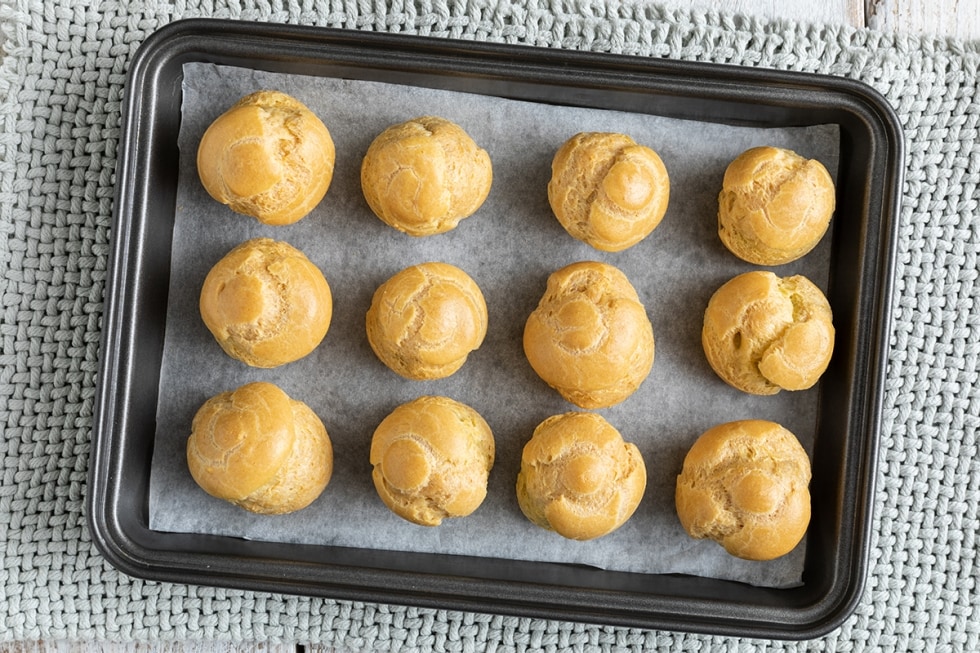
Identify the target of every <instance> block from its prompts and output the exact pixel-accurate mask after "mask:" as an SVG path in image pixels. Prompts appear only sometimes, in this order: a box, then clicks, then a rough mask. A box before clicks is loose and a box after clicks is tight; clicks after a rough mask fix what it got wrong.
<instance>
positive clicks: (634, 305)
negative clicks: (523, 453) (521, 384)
mask: <svg viewBox="0 0 980 653" xmlns="http://www.w3.org/2000/svg"><path fill="white" fill-rule="evenodd" d="M523 345H524V353H525V355H526V356H527V359H528V362H529V363H530V364H531V367H532V368H533V369H534V371H535V372H537V374H538V376H540V377H541V379H542V380H544V381H545V382H546V383H547V384H548V385H550V386H551V387H553V388H554V389H555V390H557V391H558V392H559V394H561V396H562V397H564V398H565V399H566V400H568V401H570V402H571V403H573V404H575V405H576V406H578V407H580V408H588V409H594V408H604V407H608V406H612V405H614V404H617V403H619V402H621V401H623V400H624V399H626V398H627V397H629V396H630V395H631V394H633V393H634V392H635V391H636V389H637V388H638V387H639V386H640V384H641V383H642V382H643V380H644V379H646V377H647V375H649V373H650V370H651V368H652V367H653V359H654V337H653V325H651V324H650V319H649V318H648V317H647V314H646V309H645V308H644V307H643V304H642V303H641V302H640V298H639V296H638V295H637V293H636V289H635V288H633V285H632V284H631V283H630V282H629V279H627V277H626V275H625V274H623V272H622V271H620V270H619V269H618V268H616V267H614V266H612V265H609V264H607V263H600V262H595V261H582V262H579V263H573V264H571V265H568V266H565V267H563V268H561V269H559V270H556V271H555V272H553V273H552V274H551V276H549V277H548V283H547V287H546V288H545V292H544V295H543V296H542V297H541V300H540V302H539V303H538V306H537V308H535V309H534V311H533V312H532V313H531V315H530V316H529V317H528V319H527V322H526V324H525V326H524V337H523Z"/></svg>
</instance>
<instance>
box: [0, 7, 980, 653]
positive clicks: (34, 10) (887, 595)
mask: <svg viewBox="0 0 980 653" xmlns="http://www.w3.org/2000/svg"><path fill="white" fill-rule="evenodd" d="M192 16H217V17H226V18H240V19H248V20H262V21H275V22H290V23H304V24H321V25H328V26H333V27H344V28H349V29H360V30H383V31H397V32H407V33H418V34H425V35H431V36H444V37H452V38H464V39H477V40H494V41H507V42H515V43H524V44H530V45H539V46H548V47H561V48H572V49H584V50H594V51H603V52H617V53H626V54H632V55H636V56H641V57H649V56H654V57H672V58H679V59H696V60H702V61H714V62H723V63H735V64H745V65H751V66H760V67H768V68H782V69H791V70H802V71H813V72H822V73H830V74H834V75H840V76H847V77H852V78H856V79H859V80H862V81H865V82H867V83H869V84H871V85H872V86H874V87H875V88H877V89H878V90H879V91H881V92H882V93H883V94H884V95H885V96H886V97H887V98H888V100H889V101H890V102H891V104H892V105H893V106H894V107H895V109H896V110H897V111H898V113H899V115H900V117H901V120H902V123H903V125H904V128H905V132H906V136H907V139H908V140H907V150H908V154H907V171H906V182H905V188H904V206H903V209H902V213H901V216H900V238H899V244H898V256H897V279H896V296H895V300H894V309H893V310H894V312H893V315H894V325H893V331H892V333H891V334H890V343H891V350H890V352H891V353H890V356H889V369H888V375H887V387H886V396H885V413H884V425H883V426H884V428H883V434H882V440H881V457H880V461H881V464H880V469H879V478H878V484H877V495H876V504H877V512H876V515H875V522H874V523H875V528H874V536H873V539H872V555H871V565H872V567H871V570H870V573H869V578H868V582H867V587H866V591H865V593H864V596H863V600H862V601H861V603H860V605H859V606H858V608H857V610H856V612H855V614H854V615H853V616H852V617H851V618H850V619H848V620H847V621H846V623H845V624H844V625H843V627H842V628H840V629H839V630H838V631H836V632H834V633H832V634H830V635H828V636H826V637H824V638H823V639H820V640H816V641H815V642H806V643H782V642H776V643H770V642H753V641H739V640H734V639H726V638H708V637H700V636H694V635H684V634H676V633H663V632H649V631H642V630H632V629H625V628H612V627H600V626H588V625H582V624H571V623H563V622H555V621H543V620H535V619H526V618H514V617H501V616H493V615H483V614H471V613H458V612H450V611H439V610H427V609H416V608H407V607H400V606H387V605H375V604H365V603H358V602H339V601H330V600H321V599H311V598H303V597H293V596H277V595H268V594H263V593H253V592H241V591H231V590H223V589H214V588H207V587H192V586H185V585H172V584H166V583H156V582H144V581H140V580H135V579H132V578H129V577H126V576H123V575H121V574H119V573H118V572H116V571H115V570H114V569H113V568H111V567H110V566H109V565H107V564H106V562H105V561H104V560H103V559H102V558H101V557H100V556H99V555H98V554H97V552H96V551H95V549H94V547H93V544H92V541H91V537H90V535H89V533H88V530H87V527H86V524H85V517H84V513H83V507H84V501H85V496H86V474H87V466H88V457H89V451H90V440H91V432H92V410H93V398H94V392H95V376H96V369H97V365H98V359H99V338H100V318H101V313H102V301H103V290H104V284H105V278H106V262H107V254H108V243H109V241H110V238H111V236H112V234H111V232H110V220H111V213H112V196H113V171H114V165H115V162H116V156H117V142H118V137H119V124H120V115H119V111H120V101H121V96H122V90H123V82H124V75H125V73H126V70H127V67H128V65H129V62H130V59H131V57H132V55H133V53H134V51H135V50H136V48H137V47H138V46H139V44H140V43H141V42H142V41H143V40H144V39H145V38H146V37H147V36H148V35H149V34H150V33H151V32H153V31H154V30H155V29H157V28H159V27H161V26H162V25H164V24H165V23H167V22H170V21H172V20H175V19H178V18H186V17H192ZM0 21H2V24H3V34H4V37H3V39H2V41H0V44H2V47H3V49H4V50H5V52H6V54H5V56H4V58H3V61H2V64H0V121H2V131H0V267H2V270H3V280H2V285H0V298H2V318H0V338H2V341H3V349H2V369H0V425H2V426H0V428H2V433H3V436H2V441H0V460H2V465H0V474H2V485H0V552H2V553H0V556H2V560H0V617H2V622H0V640H6V641H11V640H30V639H39V638H44V639H83V640H86V639H100V640H106V639H109V640H219V641H221V640H224V641H263V640H264V641H297V642H303V641H313V642H320V643H323V644H327V645H332V646H335V647H337V648H340V649H344V650H355V651H361V650H372V649H373V650H397V651H412V650H435V651H442V650H464V651H472V650H494V651H538V650H540V651H558V650H561V651H565V650H572V651H600V650H601V651H618V650H659V649H666V648H668V647H673V648H674V649H678V650H680V649H683V650H706V649H710V650H739V651H748V650H755V649H756V648H759V649H762V648H765V649H790V650H803V649H811V648H823V649H829V650H861V649H866V648H883V649H889V650H902V651H905V650H929V651H932V650H963V651H976V650H980V560H978V554H977V550H978V540H977V533H978V531H980V515H978V504H980V452H978V450H977V431H978V430H980V418H978V415H980V384H978V378H977V377H978V373H977V361H978V356H980V344H978V343H980V308H978V306H977V301H978V294H980V292H978V291H980V284H978V279H977V277H978V269H977V263H978V261H977V251H978V249H980V216H978V213H980V206H978V204H980V189H978V180H980V139H978V131H977V129H978V124H977V123H978V116H980V105H978V99H977V98H978V81H977V79H978V70H977V68H978V62H980V52H978V48H977V47H976V44H973V45H968V44H963V43H956V42H950V41H944V40H928V39H917V38H912V37H900V36H885V35H882V34H879V33H876V32H872V31H863V30H853V29H846V28H830V27H827V28H821V27H808V26H802V25H795V24H790V23H775V24H767V23H762V22H757V21H754V20H749V19H742V18H736V17H731V16H726V15H719V14H715V13H711V14H707V15H700V16H694V15H689V14H687V13H684V12H671V11H665V10H662V9H658V8H656V7H650V6H648V5H645V4H641V3H634V2H624V3H617V2H614V1H613V0H590V1H578V0H554V1H552V2H547V1H546V0H537V1H535V0H530V1H527V2H517V1H514V2H509V1H507V0H500V1H498V2H494V1H493V0H469V1H467V0H416V1H411V2H410V1H408V0H392V1H390V2H388V3H382V2H380V0H379V1H377V2H367V1H362V0H288V1H287V0H239V1H235V0H200V1H198V0H173V1H167V0H144V1H142V2H125V1H113V0H104V1H99V0H0Z"/></svg>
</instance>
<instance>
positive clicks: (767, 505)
mask: <svg viewBox="0 0 980 653" xmlns="http://www.w3.org/2000/svg"><path fill="white" fill-rule="evenodd" d="M809 483H810V459H809V458H808V457H807V454H806V451H804V449H803V447H802V445H800V442H799V440H797V439H796V436H795V435H793V434H792V433H791V432H789V431H788V430H786V429H785V428H783V427H782V426H780V425H779V424H776V423H775V422H768V421H765V420H744V421H738V422H728V423H726V424H719V425H718V426H715V427H713V428H711V429H709V430H708V431H706V432H705V433H704V434H703V435H702V436H701V437H700V438H698V440H697V441H696V442H695V443H694V445H693V446H692V447H691V449H690V451H688V453H687V456H686V457H685V458H684V466H683V469H682V471H681V473H680V475H679V476H678V477H677V488H676V492H675V503H676V506H677V516H678V517H679V518H680V521H681V524H682V525H683V526H684V530H685V531H687V533H688V534H689V535H690V536H691V537H694V538H698V539H703V538H707V539H712V540H715V541H716V542H718V543H719V544H721V545H722V546H723V547H725V550H726V551H728V552H729V553H730V554H732V555H733V556H737V557H739V558H745V559H747V560H772V559H773V558H778V557H779V556H782V555H785V554H787V553H789V552H790V551H792V550H793V548H794V547H796V545H797V544H799V542H800V540H801V539H803V535H804V534H805V533H806V529H807V525H808V524H809V523H810V490H809V489H808V486H809Z"/></svg>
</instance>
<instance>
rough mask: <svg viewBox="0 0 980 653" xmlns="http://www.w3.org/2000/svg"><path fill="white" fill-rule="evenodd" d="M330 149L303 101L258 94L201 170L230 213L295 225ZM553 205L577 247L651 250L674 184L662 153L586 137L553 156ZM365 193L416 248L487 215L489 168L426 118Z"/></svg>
mask: <svg viewBox="0 0 980 653" xmlns="http://www.w3.org/2000/svg"><path fill="white" fill-rule="evenodd" d="M335 156H336V153H335V149H334V143H333V140H332V138H331V135H330V132H329V130H328V129H327V127H326V126H325V125H324V124H323V122H322V121H321V120H320V119H319V118H318V117H317V116H316V115H315V114H314V113H313V112H312V111H310V110H309V108H307V107H306V106H305V105H304V104H302V103H301V102H300V101H299V100H297V99H295V98H293V97H291V96H289V95H287V94H285V93H282V92H279V91H268V90H267V91H257V92H255V93H252V94H250V95H247V96H245V97H243V98H242V99H240V100H239V101H238V102H236V103H235V104H234V105H233V106H232V107H231V108H230V109H228V110H227V111H226V112H225V113H223V114H221V115H220V116H218V118H216V119H215V120H214V121H213V122H212V123H211V125H210V126H209V127H208V128H207V130H205V132H204V134H203V136H202V138H201V142H200V145H199V146H198V151H197V169H198V174H199V176H200V179H201V183H202V185H203V186H204V188H205V190H207V192H208V193H209V194H210V195H211V196H212V197H213V198H215V199H216V200H218V201H219V202H221V203H223V204H225V205H227V206H228V207H229V208H231V209H232V210H233V211H236V212H238V213H242V214H245V215H249V216H252V217H255V218H256V219H258V220H259V221H260V222H262V223H265V224H269V225H287V224H292V223H294V222H296V221H298V220H300V219H302V218H303V217H305V216H306V215H307V214H308V213H309V212H310V211H312V209H313V208H314V207H315V206H316V205H317V204H319V202H320V201H321V200H322V199H323V197H324V195H325V194H326V192H327V189H328V188H329V186H330V182H331V181H332V178H333V170H334V164H335ZM552 169H553V174H552V179H551V181H550V182H549V184H548V197H549V200H550V203H551V206H552V208H553V210H554V213H555V216H556V217H557V219H558V221H559V222H560V223H561V224H562V226H563V227H565V229H566V230H567V231H568V232H569V233H570V234H571V235H572V236H574V237H575V238H578V239H579V240H582V241H584V242H587V243H589V244H591V245H593V246H594V247H596V248H597V249H600V250H604V251H619V250H622V249H625V248H627V247H630V246H632V245H634V244H636V243H637V242H639V241H640V240H641V239H643V238H645V237H646V236H647V235H648V234H649V233H650V232H651V231H653V229H654V228H655V227H656V226H657V224H659V222H660V220H661V218H663V215H664V213H665V212H666V210H667V201H668V197H669V187H670V183H669V179H668V176H667V169H666V168H665V167H664V164H663V162H662V161H661V160H660V157H659V156H658V155H657V153H656V152H654V151H653V150H651V149H650V148H648V147H645V146H641V145H637V144H636V143H635V142H633V140H632V139H631V138H629V137H628V136H625V135H623V134H606V133H584V134H578V135H576V136H574V137H573V138H571V139H569V140H568V141H567V142H566V143H565V144H564V145H563V146H562V147H561V148H560V149H559V150H558V152H557V153H556V155H555V159H554V162H553V166H552ZM360 179H361V190H362V192H363V194H364V199H365V200H366V201H367V204H368V206H369V207H370V208H371V210H372V211H373V212H374V214H375V215H376V216H377V217H378V218H380V219H381V220H382V221H383V222H384V223H385V224H387V225H389V226H391V227H394V228H395V229H398V230H399V231H402V232H404V233H406V234H409V235H412V236H429V235H433V234H439V233H444V232H446V231H449V230H451V229H454V228H455V227H456V226H457V225H458V223H459V222H460V220H462V219H464V218H467V217H469V216H471V215H473V214H474V213H475V212H476V211H477V210H478V209H479V208H480V207H481V206H482V205H483V203H484V201H485V200H486V198H487V196H488V195H489V193H490V188H491V186H492V183H493V166H492V164H491V161H490V156H489V154H487V152H486V150H484V149H483V148H481V147H479V146H478V145H477V144H476V142H475V141H474V140H473V139H472V137H470V135H469V134H467V133H466V131H465V130H463V128H462V127H460V126H459V125H457V124H456V123H454V122H452V121H450V120H446V119H444V118H440V117H437V116H420V117H418V118H413V119H410V120H407V121H405V122H402V123H398V124H395V125H391V126H389V127H388V128H387V129H385V130H383V131H382V132H381V133H380V134H378V136H377V137H376V138H375V139H374V140H373V141H372V142H371V144H370V146H369V147H368V149H367V152H366V153H365V155H364V158H363V160H362V163H361V172H360Z"/></svg>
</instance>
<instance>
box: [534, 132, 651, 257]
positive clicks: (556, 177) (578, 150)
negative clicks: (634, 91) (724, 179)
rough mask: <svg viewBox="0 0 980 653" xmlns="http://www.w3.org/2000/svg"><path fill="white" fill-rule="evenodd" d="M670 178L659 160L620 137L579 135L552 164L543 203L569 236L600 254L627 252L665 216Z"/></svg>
mask: <svg viewBox="0 0 980 653" xmlns="http://www.w3.org/2000/svg"><path fill="white" fill-rule="evenodd" d="M669 198H670V179H669V177H668V175H667V168H666V167H665V166H664V163H663V161H662V160H661V159H660V156H659V155H657V153H656V152H654V151H653V150H652V149H650V148H649V147H645V146H643V145H637V144H636V142H635V141H634V140H633V139H632V138H630V137H629V136H627V135H625V134H618V133H604V132H583V133H580V134H576V135H575V136H573V137H571V138H570V139H568V140H567V141H566V142H565V143H564V144H563V145H562V146H561V148H559V149H558V152H557V153H556V154H555V158H554V160H553V161H552V164H551V181H550V182H549V183H548V201H549V203H550V204H551V209H552V211H553V212H554V214H555V217H556V218H558V222H560V223H561V225H562V226H563V227H564V228H565V230H566V231H567V232H568V233H569V234H571V235H572V236H573V237H575V238H577V239H579V240H581V241H583V242H586V243H588V244H589V245H591V246H592V247H594V248H596V249H598V250H602V251H605V252H619V251H622V250H624V249H626V248H628V247H632V246H633V245H635V244H637V243H638V242H640V241H641V240H643V239H644V238H646V237H647V236H648V235H650V233H651V232H652V231H653V230H654V229H655V228H656V227H657V225H659V224H660V221H661V220H662V219H663V217H664V214H665V213H666V212H667V203H668V200H669Z"/></svg>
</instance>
